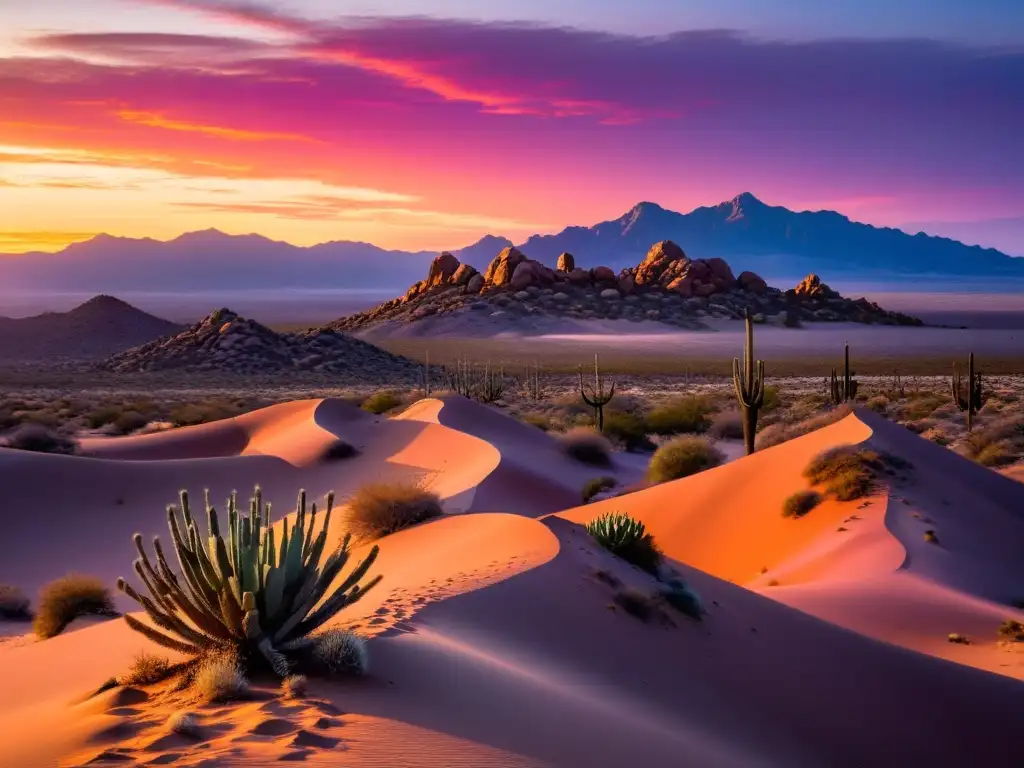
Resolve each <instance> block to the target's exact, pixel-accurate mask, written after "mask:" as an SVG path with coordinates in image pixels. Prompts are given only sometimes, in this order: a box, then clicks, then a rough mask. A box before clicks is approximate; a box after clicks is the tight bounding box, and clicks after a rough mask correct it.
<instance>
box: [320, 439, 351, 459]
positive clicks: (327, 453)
mask: <svg viewBox="0 0 1024 768" xmlns="http://www.w3.org/2000/svg"><path fill="white" fill-rule="evenodd" d="M357 453H359V451H357V450H356V449H355V447H354V446H353V445H352V444H351V443H347V442H345V441H344V440H342V439H341V438H340V437H339V438H338V439H337V440H334V441H332V442H331V444H330V445H328V446H327V447H326V448H324V452H323V453H322V454H321V456H320V459H321V461H341V460H342V459H350V458H352V457H353V456H355V455H356V454H357Z"/></svg>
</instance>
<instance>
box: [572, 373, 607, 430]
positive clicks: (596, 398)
mask: <svg viewBox="0 0 1024 768" xmlns="http://www.w3.org/2000/svg"><path fill="white" fill-rule="evenodd" d="M579 374H580V397H582V398H583V402H584V403H586V404H587V405H589V406H590V407H591V408H593V409H594V417H595V419H594V420H595V421H596V422H597V431H598V432H604V407H605V406H606V405H608V403H610V402H611V401H612V398H613V397H615V382H614V381H613V382H612V385H611V388H610V389H607V390H606V389H605V388H604V380H603V379H602V378H601V367H600V365H599V364H598V360H597V355H594V383H593V384H584V382H583V366H580V369H579Z"/></svg>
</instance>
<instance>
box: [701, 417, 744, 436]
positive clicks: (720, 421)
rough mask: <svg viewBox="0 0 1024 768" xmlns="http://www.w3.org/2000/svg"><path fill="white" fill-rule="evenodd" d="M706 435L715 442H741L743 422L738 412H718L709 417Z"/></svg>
mask: <svg viewBox="0 0 1024 768" xmlns="http://www.w3.org/2000/svg"><path fill="white" fill-rule="evenodd" d="M708 434H709V435H710V436H711V437H713V438H715V439H716V440H742V439H743V421H742V420H741V418H740V412H739V411H733V410H730V411H719V412H718V413H716V414H715V415H714V416H712V417H711V426H710V427H708Z"/></svg>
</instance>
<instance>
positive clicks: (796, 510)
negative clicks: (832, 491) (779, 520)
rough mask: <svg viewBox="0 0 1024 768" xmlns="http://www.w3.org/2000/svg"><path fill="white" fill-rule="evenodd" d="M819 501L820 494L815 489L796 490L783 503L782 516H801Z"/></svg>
mask: <svg viewBox="0 0 1024 768" xmlns="http://www.w3.org/2000/svg"><path fill="white" fill-rule="evenodd" d="M820 503H821V494H820V493H818V492H817V491H797V492H796V493H794V494H792V495H791V496H789V497H788V498H787V499H786V501H785V502H784V503H783V505H782V516H783V517H803V516H804V515H806V514H807V513H808V512H810V511H811V510H812V509H814V508H815V507H816V506H818V505H819V504H820Z"/></svg>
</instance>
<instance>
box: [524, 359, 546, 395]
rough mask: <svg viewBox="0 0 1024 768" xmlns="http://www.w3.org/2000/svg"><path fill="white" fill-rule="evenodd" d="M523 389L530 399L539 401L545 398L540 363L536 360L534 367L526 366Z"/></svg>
mask: <svg viewBox="0 0 1024 768" xmlns="http://www.w3.org/2000/svg"><path fill="white" fill-rule="evenodd" d="M521 389H522V394H523V395H524V396H525V397H528V398H529V399H530V400H534V401H537V402H539V401H541V400H543V399H544V388H543V387H542V386H541V383H540V363H538V362H536V361H535V362H534V363H533V366H532V367H531V366H529V365H528V366H526V371H525V375H524V376H523V379H522V382H521Z"/></svg>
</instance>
